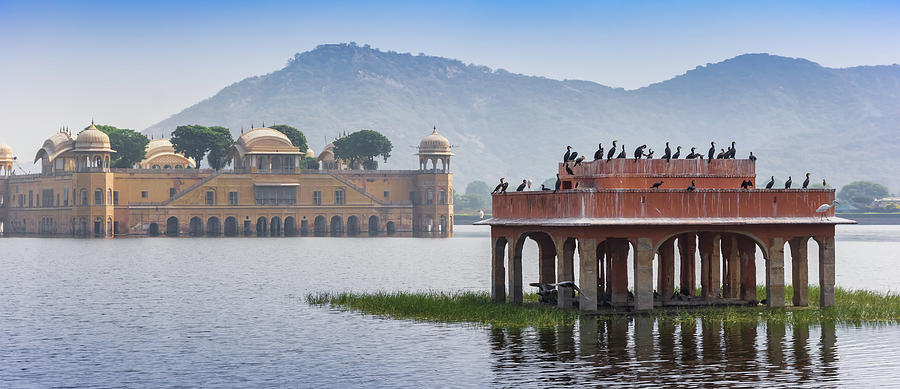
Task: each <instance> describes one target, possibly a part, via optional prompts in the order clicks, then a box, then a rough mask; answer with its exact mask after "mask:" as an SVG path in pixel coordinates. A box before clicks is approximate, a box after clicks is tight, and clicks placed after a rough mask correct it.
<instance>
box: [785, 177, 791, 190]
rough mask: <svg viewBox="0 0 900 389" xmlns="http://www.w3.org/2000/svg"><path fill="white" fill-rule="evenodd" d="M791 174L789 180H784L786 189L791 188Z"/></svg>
mask: <svg viewBox="0 0 900 389" xmlns="http://www.w3.org/2000/svg"><path fill="white" fill-rule="evenodd" d="M791 182H792V181H791V176H788V180H787V181H785V182H784V189H791Z"/></svg>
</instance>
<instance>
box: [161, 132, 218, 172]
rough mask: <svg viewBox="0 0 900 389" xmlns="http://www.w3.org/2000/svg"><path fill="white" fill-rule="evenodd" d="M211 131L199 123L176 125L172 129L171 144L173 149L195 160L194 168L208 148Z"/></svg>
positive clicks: (197, 166) (198, 164) (197, 167)
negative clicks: (173, 129)
mask: <svg viewBox="0 0 900 389" xmlns="http://www.w3.org/2000/svg"><path fill="white" fill-rule="evenodd" d="M211 133H212V132H211V131H210V130H209V129H208V128H206V127H204V126H201V125H197V124H192V125H185V126H178V127H176V128H175V131H172V138H171V139H170V140H171V141H172V146H174V147H175V151H176V152H178V153H181V154H184V155H185V156H187V157H190V158H193V159H194V161H197V165H196V166H195V168H196V169H199V168H200V161H202V160H203V157H204V156H206V152H207V151H209V149H210V143H211V142H210V140H212V138H213V137H212V136H211Z"/></svg>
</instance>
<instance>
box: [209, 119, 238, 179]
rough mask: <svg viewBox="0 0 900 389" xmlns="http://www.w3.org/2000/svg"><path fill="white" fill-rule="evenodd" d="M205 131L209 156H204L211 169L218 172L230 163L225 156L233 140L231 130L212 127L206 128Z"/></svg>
mask: <svg viewBox="0 0 900 389" xmlns="http://www.w3.org/2000/svg"><path fill="white" fill-rule="evenodd" d="M207 131H208V132H209V133H208V134H207V136H208V137H209V154H208V155H207V156H206V161H207V162H208V163H209V166H210V167H212V168H213V169H216V170H220V169H222V168H224V167H225V165H227V164H229V163H231V161H230V160H228V159H227V156H228V150H230V149H231V146H232V145H233V144H234V138H232V137H231V130H229V129H227V128H225V127H220V126H213V127H210V128H208V129H207Z"/></svg>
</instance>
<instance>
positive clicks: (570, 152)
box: [563, 146, 572, 163]
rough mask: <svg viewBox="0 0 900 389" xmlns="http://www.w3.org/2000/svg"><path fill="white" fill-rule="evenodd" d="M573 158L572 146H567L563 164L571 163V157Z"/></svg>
mask: <svg viewBox="0 0 900 389" xmlns="http://www.w3.org/2000/svg"><path fill="white" fill-rule="evenodd" d="M571 156H572V146H566V153H565V154H563V163H566V162H569V157H571Z"/></svg>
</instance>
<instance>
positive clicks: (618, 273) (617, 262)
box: [606, 238, 628, 305]
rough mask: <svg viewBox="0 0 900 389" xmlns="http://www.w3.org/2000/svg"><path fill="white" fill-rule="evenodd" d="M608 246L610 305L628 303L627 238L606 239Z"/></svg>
mask: <svg viewBox="0 0 900 389" xmlns="http://www.w3.org/2000/svg"><path fill="white" fill-rule="evenodd" d="M606 244H607V247H608V248H609V262H610V271H609V273H608V277H609V293H610V303H611V304H612V305H625V304H626V303H628V240H626V239H621V238H615V239H609V240H607V241H606Z"/></svg>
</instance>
